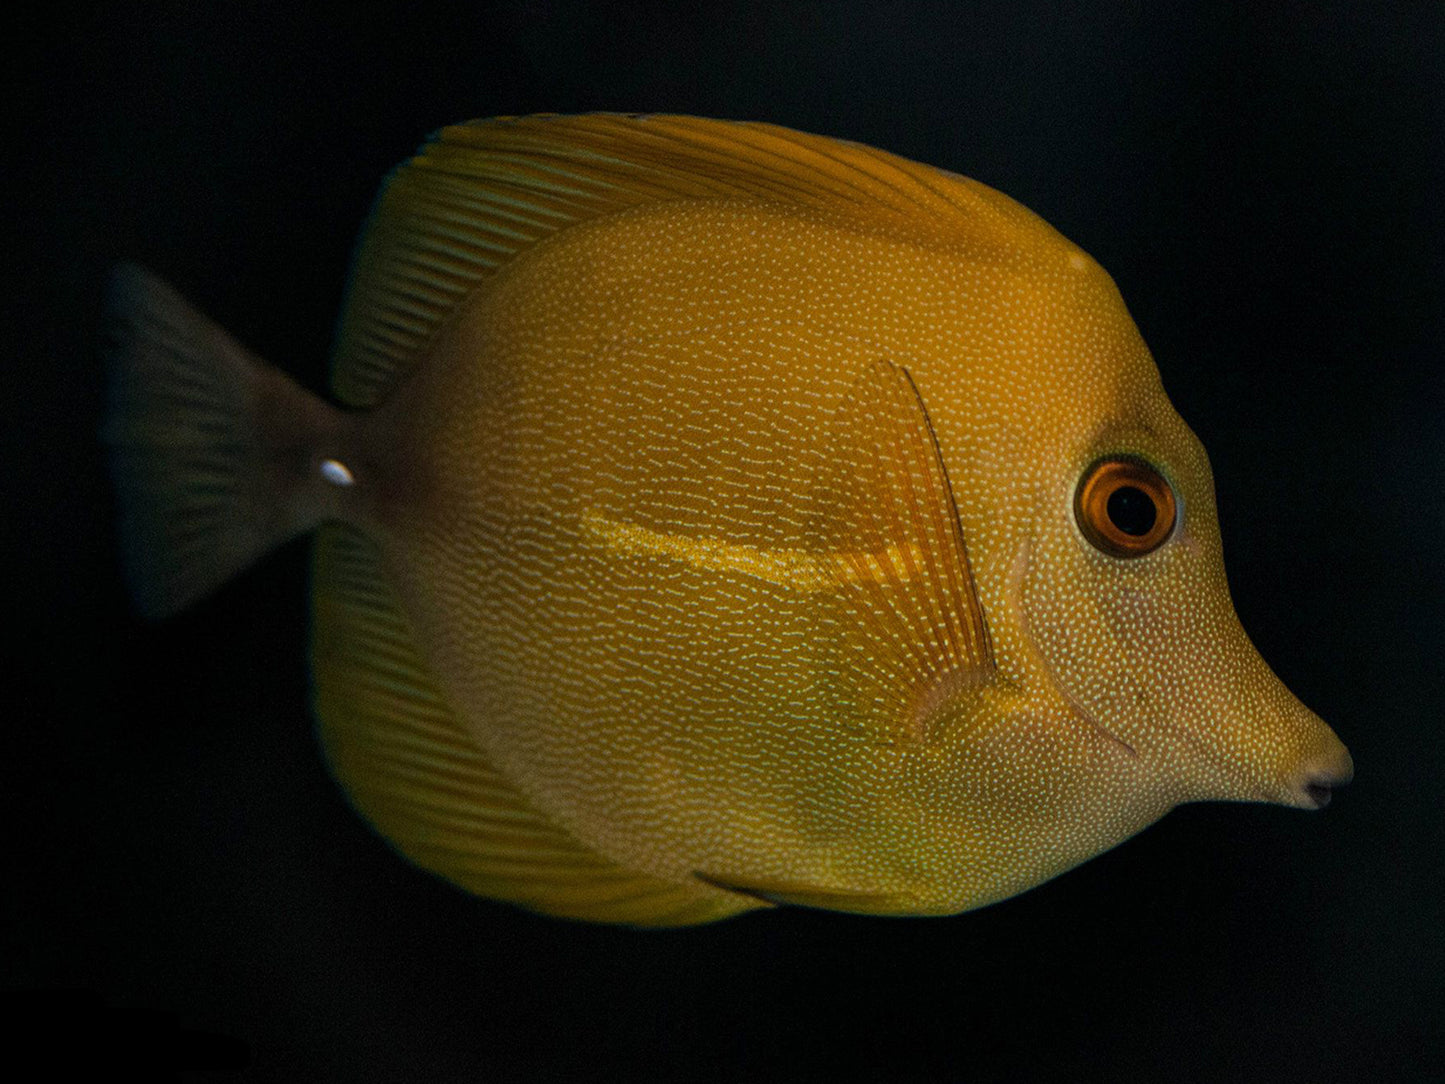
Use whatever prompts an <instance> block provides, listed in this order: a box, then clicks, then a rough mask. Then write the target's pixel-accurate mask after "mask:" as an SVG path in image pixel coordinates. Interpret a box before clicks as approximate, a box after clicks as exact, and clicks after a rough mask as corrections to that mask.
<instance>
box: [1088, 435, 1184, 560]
mask: <svg viewBox="0 0 1445 1084" xmlns="http://www.w3.org/2000/svg"><path fill="white" fill-rule="evenodd" d="M1074 518H1075V519H1076V520H1078V523H1079V529H1080V530H1081V531H1083V532H1084V537H1085V538H1087V539H1088V540H1089V543H1090V544H1091V545H1092V546H1094V548H1095V549H1099V550H1103V551H1104V552H1105V553H1107V554H1109V555H1110V556H1111V557H1142V556H1144V555H1145V554H1146V553H1153V552H1154V551H1155V550H1156V549H1158V548H1159V547H1160V546H1162V545H1163V544H1164V542H1165V541H1166V540H1167V539H1168V538H1169V536H1170V535H1171V534H1173V533H1174V490H1172V489H1171V488H1169V483H1168V482H1167V481H1165V479H1164V476H1163V475H1162V474H1160V473H1159V471H1157V470H1156V469H1155V468H1154V467H1152V466H1151V465H1150V464H1148V463H1146V462H1145V461H1144V460H1142V459H1136V458H1134V457H1132V456H1110V457H1109V458H1107V459H1100V460H1098V461H1097V462H1095V463H1094V464H1093V465H1091V466H1090V467H1089V469H1088V470H1086V471H1084V475H1083V477H1082V478H1080V479H1079V488H1078V489H1077V490H1076V491H1075V493H1074Z"/></svg>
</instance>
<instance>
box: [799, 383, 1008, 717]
mask: <svg viewBox="0 0 1445 1084" xmlns="http://www.w3.org/2000/svg"><path fill="white" fill-rule="evenodd" d="M820 505H821V507H820V509H819V512H818V517H817V529H816V538H815V539H814V545H815V546H816V547H817V549H818V551H819V552H822V553H827V554H830V555H833V559H832V561H831V562H830V566H829V567H830V568H831V570H832V571H831V578H832V581H833V589H832V590H831V591H829V592H827V593H826V594H823V595H821V596H820V604H819V612H818V621H819V626H820V636H819V643H820V644H822V645H824V648H823V649H824V650H825V651H827V652H828V653H829V654H828V657H827V660H826V665H828V666H830V667H833V668H835V669H836V673H834V674H833V675H832V677H833V680H832V682H831V683H830V684H831V686H832V687H833V688H834V689H836V690H838V692H837V695H839V696H841V697H845V698H848V699H850V700H851V704H850V705H846V706H847V707H849V708H850V710H851V712H852V713H853V714H854V715H855V716H863V717H868V718H870V719H871V720H872V722H874V723H881V724H882V725H883V727H884V728H885V730H886V731H887V732H888V733H890V734H891V735H892V736H893V738H894V739H896V740H905V741H907V740H923V739H926V738H927V736H928V729H929V722H930V718H931V717H932V715H934V714H935V709H936V708H937V706H938V704H939V702H940V700H941V699H945V698H946V697H941V695H940V690H942V692H943V693H948V692H949V691H955V690H958V689H962V688H966V687H968V686H971V685H976V684H982V683H984V682H986V681H987V680H989V678H990V677H991V676H992V675H993V673H994V669H995V668H994V660H993V650H992V646H991V644H990V641H989V633H988V626H987V624H986V622H985V619H984V613H983V608H982V606H981V605H980V603H979V600H978V593H977V591H976V589H975V587H974V580H973V572H972V570H971V568H970V567H969V560H968V550H967V547H966V545H965V543H964V536H963V529H962V526H961V525H960V523H959V519H958V511H957V508H956V507H955V505H954V499H953V492H952V490H951V488H950V486H949V480H948V472H947V470H946V469H945V467H944V463H943V457H942V454H941V453H940V450H939V446H938V440H937V438H936V437H935V435H934V431H933V425H932V423H931V422H930V421H929V418H928V412H927V410H926V409H925V408H924V404H923V400H922V398H921V397H920V395H919V393H918V389H917V387H916V386H915V385H914V383H913V380H912V378H911V377H910V376H909V374H908V372H907V370H905V369H903V368H901V367H900V366H897V365H894V364H892V363H890V362H887V361H877V362H874V363H872V364H871V365H869V366H868V368H867V369H866V370H865V371H864V372H863V373H862V374H861V375H860V376H859V378H858V379H857V381H856V382H855V384H854V385H853V388H852V389H851V390H850V392H849V393H848V395H847V396H846V397H845V398H844V400H843V402H842V404H841V405H840V407H839V409H838V411H837V413H836V415H835V417H834V419H833V426H832V433H831V436H830V440H829V444H828V466H827V469H826V472H825V481H824V485H823V487H822V490H821V493H820Z"/></svg>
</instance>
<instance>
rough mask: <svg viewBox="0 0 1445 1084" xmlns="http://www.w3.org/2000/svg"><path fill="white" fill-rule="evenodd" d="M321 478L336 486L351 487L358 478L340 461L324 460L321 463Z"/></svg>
mask: <svg viewBox="0 0 1445 1084" xmlns="http://www.w3.org/2000/svg"><path fill="white" fill-rule="evenodd" d="M321 477H323V478H325V479H326V480H327V481H328V482H330V483H331V484H332V485H334V486H349V485H353V484H354V483H355V482H356V476H355V475H353V474H352V473H351V470H350V469H349V468H348V467H347V466H346V464H345V463H343V462H341V460H339V459H323V460H322V461H321Z"/></svg>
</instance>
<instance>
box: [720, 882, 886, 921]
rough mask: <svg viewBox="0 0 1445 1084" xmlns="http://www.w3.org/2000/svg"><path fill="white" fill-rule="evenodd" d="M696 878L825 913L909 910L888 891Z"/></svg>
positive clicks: (765, 900) (741, 893) (764, 899)
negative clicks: (814, 908)
mask: <svg viewBox="0 0 1445 1084" xmlns="http://www.w3.org/2000/svg"><path fill="white" fill-rule="evenodd" d="M693 876H694V877H696V878H697V879H698V880H699V881H701V882H702V883H703V884H705V885H712V886H713V887H714V888H721V889H723V890H724V891H727V892H732V893H734V894H736V895H739V896H746V897H748V898H750V899H754V900H760V901H761V902H763V903H767V904H771V905H773V906H783V905H787V906H792V907H816V908H819V909H821V910H824V911H844V912H849V913H851V914H856V915H897V914H902V913H904V912H906V911H907V910H908V909H909V908H908V902H907V901H906V900H905V899H904V898H903V897H901V896H899V895H896V894H892V893H886V892H867V891H858V890H853V889H847V888H823V887H820V886H818V885H807V884H801V883H798V882H791V881H769V880H762V881H757V880H753V881H749V882H748V883H747V884H742V883H737V882H732V881H727V880H724V879H722V878H719V877H712V876H710V875H708V874H706V873H694V874H693Z"/></svg>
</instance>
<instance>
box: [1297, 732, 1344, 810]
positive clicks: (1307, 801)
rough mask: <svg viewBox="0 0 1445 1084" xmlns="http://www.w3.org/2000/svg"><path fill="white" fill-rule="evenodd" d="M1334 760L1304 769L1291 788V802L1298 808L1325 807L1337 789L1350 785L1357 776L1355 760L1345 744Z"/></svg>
mask: <svg viewBox="0 0 1445 1084" xmlns="http://www.w3.org/2000/svg"><path fill="white" fill-rule="evenodd" d="M1334 761H1335V762H1334V763H1332V764H1328V765H1311V766H1308V767H1306V768H1305V769H1303V770H1302V771H1301V772H1300V774H1299V776H1298V777H1297V779H1296V780H1295V782H1294V785H1293V786H1292V787H1291V788H1290V797H1291V799H1292V801H1291V802H1290V804H1291V805H1293V806H1295V807H1296V808H1298V809H1324V808H1325V806H1327V805H1329V804H1330V802H1331V800H1332V799H1333V798H1334V796H1335V791H1337V790H1338V789H1339V788H1341V787H1344V786H1348V785H1349V783H1350V781H1351V780H1352V779H1354V777H1355V765H1354V761H1353V760H1352V759H1351V758H1350V754H1349V753H1348V752H1346V751H1345V750H1344V747H1343V746H1341V747H1340V752H1339V755H1337V756H1336V757H1335V758H1334Z"/></svg>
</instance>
